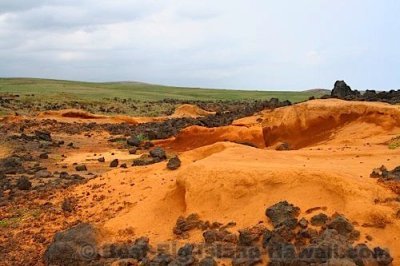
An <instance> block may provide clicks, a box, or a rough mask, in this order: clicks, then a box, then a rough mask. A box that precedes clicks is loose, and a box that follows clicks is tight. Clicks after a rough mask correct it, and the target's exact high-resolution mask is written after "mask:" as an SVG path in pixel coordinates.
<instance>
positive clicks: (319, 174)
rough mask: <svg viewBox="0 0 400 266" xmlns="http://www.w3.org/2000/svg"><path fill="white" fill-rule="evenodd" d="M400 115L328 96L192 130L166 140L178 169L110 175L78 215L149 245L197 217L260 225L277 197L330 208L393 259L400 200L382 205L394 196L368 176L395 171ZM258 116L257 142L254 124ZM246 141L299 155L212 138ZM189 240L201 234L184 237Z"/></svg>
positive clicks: (94, 183)
mask: <svg viewBox="0 0 400 266" xmlns="http://www.w3.org/2000/svg"><path fill="white" fill-rule="evenodd" d="M399 118H400V113H399V108H398V107H397V106H389V105H386V104H375V103H374V104H371V103H358V102H343V101H338V100H329V101H312V102H307V103H304V104H299V105H296V106H292V107H285V108H280V109H277V110H275V111H272V112H262V113H261V114H259V115H257V116H256V119H255V117H252V118H247V119H244V120H241V121H236V124H242V126H230V127H222V128H217V129H212V130H210V129H204V128H199V127H191V128H188V129H186V130H184V131H182V132H181V133H180V134H179V135H178V137H177V138H176V139H173V140H169V142H165V143H164V144H165V145H166V146H168V147H169V148H170V149H172V150H175V151H178V152H181V154H180V158H181V160H182V167H181V168H179V169H178V170H176V171H169V170H167V169H166V166H165V163H159V164H155V165H151V166H146V167H131V168H128V169H123V170H122V169H116V170H112V171H110V172H108V173H106V174H105V175H103V177H101V178H97V179H93V180H91V181H90V182H89V183H87V184H85V185H82V186H79V187H77V188H76V189H75V190H74V191H72V192H71V195H72V196H75V197H79V198H80V200H79V202H80V208H79V209H78V212H79V216H82V217H86V219H87V220H88V221H91V222H95V223H97V224H98V225H102V226H104V228H106V229H108V230H110V231H111V232H114V233H115V237H116V238H120V239H123V238H124V237H125V236H126V234H123V231H124V230H127V229H129V230H133V232H134V234H135V235H136V236H142V235H146V236H148V237H150V239H151V241H152V243H160V242H163V241H168V240H171V239H174V235H173V233H172V228H173V226H174V224H175V222H176V219H177V218H178V216H180V215H188V214H191V213H198V214H199V215H200V217H201V218H202V219H203V220H210V221H218V222H222V223H226V222H230V221H235V222H236V223H237V228H243V227H246V226H251V225H255V224H257V223H258V222H259V221H263V222H265V223H266V218H265V216H264V211H265V209H266V207H267V206H270V205H272V204H274V203H276V202H278V201H280V200H288V201H289V202H291V203H293V204H295V205H297V206H299V207H300V208H301V210H302V211H305V210H307V209H310V208H314V207H327V211H326V213H327V214H333V213H334V212H339V213H342V214H344V215H345V216H347V217H348V218H349V219H351V220H352V221H354V222H356V228H357V229H358V230H360V231H361V233H362V234H361V238H360V242H364V241H366V235H371V236H373V240H372V241H371V242H368V245H370V246H371V247H372V246H382V247H387V248H389V249H390V251H391V253H392V256H393V257H394V258H395V260H396V261H395V263H397V262H398V261H400V245H399V244H398V243H399V239H398V238H399V237H400V236H399V233H400V220H398V219H396V218H395V214H396V212H397V211H398V210H399V209H400V204H399V203H398V202H397V201H390V200H387V199H391V198H395V197H396V196H397V195H395V194H393V193H392V192H391V191H390V190H389V189H387V188H386V187H384V186H383V185H381V184H378V183H377V181H376V180H375V179H372V178H370V177H369V174H370V173H371V170H372V169H373V168H375V167H378V166H380V165H382V164H385V165H386V166H387V167H388V168H393V167H395V166H398V164H399V161H400V160H399V159H400V150H389V149H388V147H387V145H386V144H384V143H385V142H386V141H388V140H390V139H391V138H392V137H393V136H395V135H397V134H400V127H399V122H398V121H399ZM260 119H263V120H264V122H263V126H264V137H263V136H262V134H261V128H260V126H255V125H254V124H256V123H259V122H257V121H260ZM315 121H318V122H319V124H320V125H318V124H316V122H315ZM251 125H252V126H251ZM310 128H311V129H312V130H310ZM257 132H258V133H257ZM249 136H252V138H253V139H252V140H253V141H254V139H257V141H258V142H257V143H259V144H260V145H261V146H263V145H264V142H265V144H267V145H268V144H271V143H274V142H275V141H282V140H285V141H289V142H290V143H291V144H293V145H295V146H296V148H298V149H297V150H292V151H275V150H271V149H257V148H253V147H250V146H248V145H240V144H236V143H232V142H218V141H223V140H224V138H225V139H226V140H229V141H234V142H238V140H242V141H243V142H245V141H248V139H247V138H249ZM320 136H324V137H323V138H322V137H320ZM167 144H168V145H167ZM208 144H211V145H208ZM204 145H208V146H204ZM182 151H183V152H182ZM385 202H386V203H385ZM314 214H317V213H314ZM303 215H304V213H303ZM311 215H312V214H311ZM305 216H306V217H310V215H305ZM365 224H369V225H370V226H368V227H365V226H363V225H365ZM378 224H385V225H386V227H385V228H384V229H381V228H377V225H378ZM371 225H372V227H371ZM129 237H131V238H132V236H131V235H129ZM190 240H193V241H199V240H201V236H200V235H199V234H191V238H190Z"/></svg>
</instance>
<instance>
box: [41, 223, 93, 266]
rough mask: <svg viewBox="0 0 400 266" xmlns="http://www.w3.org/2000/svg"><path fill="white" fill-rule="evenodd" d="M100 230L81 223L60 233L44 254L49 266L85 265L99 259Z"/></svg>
mask: <svg viewBox="0 0 400 266" xmlns="http://www.w3.org/2000/svg"><path fill="white" fill-rule="evenodd" d="M98 234H99V232H98V230H97V229H95V228H94V227H93V226H92V225H90V224H86V223H81V224H78V225H77V226H74V227H72V228H70V229H67V230H65V231H62V232H58V233H57V234H56V235H55V237H54V239H53V242H52V243H51V244H50V245H49V247H48V248H47V250H46V252H45V254H44V260H45V262H46V264H47V265H84V264H87V263H88V262H90V261H92V260H95V259H97V258H98V253H97V244H98V242H97V238H98Z"/></svg>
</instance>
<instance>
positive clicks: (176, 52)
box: [0, 0, 400, 90]
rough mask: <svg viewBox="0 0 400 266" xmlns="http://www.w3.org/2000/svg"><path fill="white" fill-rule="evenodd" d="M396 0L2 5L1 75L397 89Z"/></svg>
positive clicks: (90, 0)
mask: <svg viewBox="0 0 400 266" xmlns="http://www.w3.org/2000/svg"><path fill="white" fill-rule="evenodd" d="M399 14H400V1H398V0H335V1H332V0H0V77H11V76H19V77H21V76H24V77H47V78H58V79H72V80H87V81H126V80H132V81H133V80H135V81H144V82H150V83H159V84H169V85H178V86H198V87H212V88H242V89H265V90H301V89H309V88H320V87H323V88H331V87H332V86H333V83H334V81H335V80H337V79H345V80H346V81H347V82H348V83H349V84H350V85H352V87H354V88H358V89H367V88H376V89H400V18H399Z"/></svg>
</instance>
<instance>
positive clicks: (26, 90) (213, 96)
mask: <svg viewBox="0 0 400 266" xmlns="http://www.w3.org/2000/svg"><path fill="white" fill-rule="evenodd" d="M4 93H14V94H20V95H29V94H35V95H37V96H38V95H40V96H42V97H43V99H53V100H54V97H56V98H59V97H62V98H63V99H64V100H66V99H68V100H91V101H98V100H101V99H104V98H114V97H118V98H131V99H136V100H142V101H153V100H162V99H166V98H170V99H180V100H246V99H249V100H254V99H269V98H272V97H275V98H279V99H280V100H290V101H291V102H298V101H303V100H306V99H308V98H309V97H310V96H315V97H319V96H321V95H323V94H324V92H323V91H304V92H286V91H285V92H283V91H245V90H225V89H224V90H222V89H202V88H184V87H171V86H161V85H152V84H145V83H139V82H114V83H112V82H110V83H93V82H78V81H65V80H50V79H34V78H0V94H4Z"/></svg>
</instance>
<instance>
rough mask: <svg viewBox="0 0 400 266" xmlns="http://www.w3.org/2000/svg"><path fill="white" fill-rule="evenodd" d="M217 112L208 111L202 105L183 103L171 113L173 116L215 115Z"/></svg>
mask: <svg viewBox="0 0 400 266" xmlns="http://www.w3.org/2000/svg"><path fill="white" fill-rule="evenodd" d="M213 114H215V112H208V111H206V110H203V109H201V108H200V107H198V106H196V105H192V104H182V105H181V106H179V107H178V108H176V110H175V112H174V113H173V114H172V115H171V117H194V118H195V117H200V116H207V115H213Z"/></svg>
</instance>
